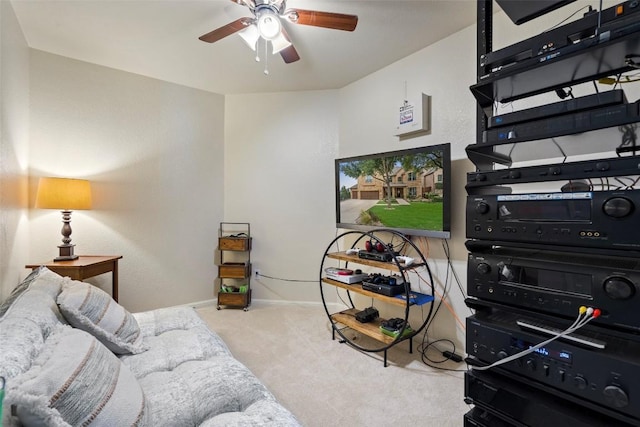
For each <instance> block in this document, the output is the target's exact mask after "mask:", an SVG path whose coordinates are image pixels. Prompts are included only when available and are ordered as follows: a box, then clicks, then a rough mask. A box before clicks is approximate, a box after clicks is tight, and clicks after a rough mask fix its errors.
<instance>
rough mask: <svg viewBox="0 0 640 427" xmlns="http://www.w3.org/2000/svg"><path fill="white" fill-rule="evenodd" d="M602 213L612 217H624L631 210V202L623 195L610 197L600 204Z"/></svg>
mask: <svg viewBox="0 0 640 427" xmlns="http://www.w3.org/2000/svg"><path fill="white" fill-rule="evenodd" d="M602 210H603V211H604V213H605V214H606V215H608V216H610V217H613V218H624V217H625V216H627V215H629V214H630V213H631V212H632V211H633V203H632V202H631V200H629V199H626V198H624V197H612V198H610V199H609V200H607V201H606V202H604V205H602Z"/></svg>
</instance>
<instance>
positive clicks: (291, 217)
mask: <svg viewBox="0 0 640 427" xmlns="http://www.w3.org/2000/svg"><path fill="white" fill-rule="evenodd" d="M337 102H338V93H337V91H310V92H287V93H277V94H256V95H234V96H227V97H226V105H225V113H226V116H225V117H226V118H225V206H224V217H225V220H227V221H246V222H250V223H251V231H252V235H253V236H254V240H253V248H254V250H253V251H252V253H251V258H252V262H253V265H254V270H255V269H260V271H261V274H263V275H268V276H272V277H278V278H285V279H294V280H299V281H298V282H289V281H282V280H272V279H268V278H261V279H260V280H259V281H254V282H253V283H252V285H253V289H254V291H253V292H254V294H253V297H254V298H258V299H272V300H290V301H314V302H318V301H319V296H320V294H319V291H318V273H319V270H320V264H319V263H320V260H321V258H322V254H323V253H324V250H325V249H326V246H327V245H328V244H329V242H330V240H331V238H332V236H333V235H334V234H335V206H334V203H333V200H334V199H333V198H334V179H333V159H335V158H336V157H337V151H338V113H337V109H336V105H337Z"/></svg>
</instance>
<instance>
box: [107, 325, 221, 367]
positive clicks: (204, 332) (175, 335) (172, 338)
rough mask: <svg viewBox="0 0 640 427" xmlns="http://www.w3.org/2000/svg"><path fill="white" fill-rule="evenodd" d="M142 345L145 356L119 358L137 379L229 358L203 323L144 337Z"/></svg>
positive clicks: (136, 355)
mask: <svg viewBox="0 0 640 427" xmlns="http://www.w3.org/2000/svg"><path fill="white" fill-rule="evenodd" d="M144 344H145V345H147V346H148V347H149V349H148V350H147V351H145V352H144V353H140V354H127V355H121V356H120V360H121V361H122V362H123V363H124V364H125V365H127V366H128V367H129V369H131V371H132V372H133V374H134V375H135V376H136V378H138V379H140V378H142V377H144V376H145V375H148V374H150V373H151V372H158V371H170V370H172V369H174V368H176V367H177V366H179V365H180V364H182V363H184V362H188V361H192V360H205V359H208V358H210V357H213V356H219V355H227V356H229V355H230V353H229V350H228V349H227V346H226V345H225V344H224V342H223V341H222V339H220V337H218V335H216V334H215V333H214V332H212V331H211V330H210V329H209V328H207V326H206V325H204V324H203V325H196V326H193V327H191V328H189V329H172V330H169V331H165V332H163V333H161V334H160V335H158V336H150V337H145V338H144Z"/></svg>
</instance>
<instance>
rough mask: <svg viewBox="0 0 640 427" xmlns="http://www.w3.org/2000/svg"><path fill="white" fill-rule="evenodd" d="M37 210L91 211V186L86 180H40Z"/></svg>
mask: <svg viewBox="0 0 640 427" xmlns="http://www.w3.org/2000/svg"><path fill="white" fill-rule="evenodd" d="M36 208H38V209H61V210H79V209H91V184H90V183H89V181H87V180H86V179H72V178H40V182H39V183H38V193H37V195H36Z"/></svg>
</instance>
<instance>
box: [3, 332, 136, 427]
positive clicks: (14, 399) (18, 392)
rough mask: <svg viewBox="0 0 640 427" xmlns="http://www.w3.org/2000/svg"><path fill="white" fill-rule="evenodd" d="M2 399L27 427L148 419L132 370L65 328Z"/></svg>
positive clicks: (130, 422)
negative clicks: (12, 407) (12, 408)
mask: <svg viewBox="0 0 640 427" xmlns="http://www.w3.org/2000/svg"><path fill="white" fill-rule="evenodd" d="M5 399H6V403H7V404H8V405H12V406H14V407H15V409H16V414H17V416H18V418H19V419H20V422H21V423H22V424H23V425H25V426H45V425H46V426H70V425H73V426H76V425H91V426H133V425H137V426H142V425H144V424H146V423H147V419H148V415H147V413H148V411H147V404H146V399H145V396H144V393H143V391H142V388H141V387H140V385H139V384H138V381H137V380H136V379H135V377H134V376H133V374H132V373H131V371H130V370H129V369H128V368H127V367H126V366H124V365H123V364H122V363H121V362H120V360H118V358H117V357H116V356H115V355H114V354H113V353H111V352H110V351H109V350H108V349H107V348H105V347H104V346H103V345H102V344H100V343H99V342H98V341H97V340H96V339H95V338H94V337H92V336H91V335H89V334H88V333H86V332H84V331H81V330H79V329H73V328H71V327H69V326H59V327H58V329H57V330H56V331H55V332H54V333H52V334H51V336H50V337H49V338H48V339H47V341H46V343H45V346H44V348H43V351H42V352H41V353H40V354H39V355H38V357H37V358H36V359H35V361H34V363H33V365H32V367H31V368H30V369H29V370H28V371H27V372H25V373H24V374H21V375H19V376H17V377H15V378H14V379H12V380H10V381H8V382H7V389H6V396H5ZM8 405H7V406H8Z"/></svg>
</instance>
